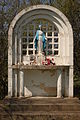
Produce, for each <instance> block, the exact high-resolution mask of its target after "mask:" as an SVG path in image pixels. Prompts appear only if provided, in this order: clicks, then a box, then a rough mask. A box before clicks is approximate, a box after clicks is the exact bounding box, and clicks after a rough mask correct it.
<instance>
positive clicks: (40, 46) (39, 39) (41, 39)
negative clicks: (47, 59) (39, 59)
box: [35, 25, 46, 55]
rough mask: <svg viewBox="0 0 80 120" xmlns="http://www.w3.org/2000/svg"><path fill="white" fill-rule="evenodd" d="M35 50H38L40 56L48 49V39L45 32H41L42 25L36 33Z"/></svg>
mask: <svg viewBox="0 0 80 120" xmlns="http://www.w3.org/2000/svg"><path fill="white" fill-rule="evenodd" d="M35 48H36V51H37V53H38V55H40V54H42V53H43V52H44V51H45V48H46V37H45V35H44V33H43V31H42V30H41V25H39V30H37V32H36V36H35Z"/></svg>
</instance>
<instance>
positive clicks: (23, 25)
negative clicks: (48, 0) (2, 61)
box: [8, 5, 73, 97]
mask: <svg viewBox="0 0 80 120" xmlns="http://www.w3.org/2000/svg"><path fill="white" fill-rule="evenodd" d="M40 24H41V29H42V30H41V31H42V33H41V35H42V34H43V33H44V36H45V46H46V47H45V50H41V51H40V48H41V47H42V48H43V44H42V46H41V47H40V46H39V45H40V44H41V43H40V41H39V40H40V38H38V42H39V43H38V47H39V48H38V49H36V48H35V36H36V32H37V30H38V29H39V25H40ZM38 37H39V35H38ZM41 39H42V38H41ZM30 96H34V97H37V96H41V97H73V31H72V27H71V25H70V23H69V21H68V19H67V18H66V16H65V15H64V14H63V13H62V12H60V11H59V10H58V9H56V8H54V7H51V6H48V5H36V6H31V7H29V8H25V9H24V10H22V11H21V12H20V13H18V14H17V15H16V16H15V18H14V19H13V21H12V22H11V24H10V27H9V32H8V97H30Z"/></svg>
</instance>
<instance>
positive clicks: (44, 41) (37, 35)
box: [35, 30, 46, 51]
mask: <svg viewBox="0 0 80 120" xmlns="http://www.w3.org/2000/svg"><path fill="white" fill-rule="evenodd" d="M38 40H39V30H37V32H36V36H35V48H36V50H37V47H38V44H37V43H38ZM42 42H43V51H44V50H45V48H46V38H45V35H44V33H43V34H42Z"/></svg>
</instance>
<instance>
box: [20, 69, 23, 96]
mask: <svg viewBox="0 0 80 120" xmlns="http://www.w3.org/2000/svg"><path fill="white" fill-rule="evenodd" d="M19 74H20V94H19V95H20V97H23V96H24V72H23V71H22V70H20V71H19Z"/></svg>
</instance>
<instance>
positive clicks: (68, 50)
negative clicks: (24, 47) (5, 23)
mask: <svg viewBox="0 0 80 120" xmlns="http://www.w3.org/2000/svg"><path fill="white" fill-rule="evenodd" d="M37 18H44V19H47V20H49V21H50V22H51V23H52V24H54V25H56V27H57V28H58V30H59V38H60V54H59V56H56V57H55V61H56V65H57V66H58V67H60V66H61V68H60V71H59V73H58V74H59V75H60V76H59V79H58V81H57V84H58V85H57V86H58V88H59V84H60V85H61V69H62V67H63V66H65V67H66V66H67V67H68V69H66V72H65V74H66V73H69V78H68V76H67V74H66V75H65V76H66V78H65V79H66V81H67V87H66V88H65V89H66V90H67V89H68V92H67V93H66V94H67V96H71V97H72V96H73V78H72V76H73V32H72V27H71V24H70V23H69V21H68V19H67V18H66V16H65V15H64V14H63V13H62V12H60V11H59V10H58V9H56V8H54V7H51V6H49V5H36V6H31V7H29V8H25V9H24V10H22V11H21V12H20V13H18V14H17V15H16V16H15V18H14V19H13V21H12V22H11V24H10V27H9V31H8V68H9V69H8V96H10V97H11V96H13V95H14V94H15V96H17V92H14V91H17V89H18V88H16V87H13V84H14V83H13V81H14V79H16V80H15V81H14V82H15V84H17V80H18V79H19V78H18V74H19V75H20V79H21V81H20V85H23V83H22V81H23V76H24V75H23V74H24V72H23V71H21V68H18V69H19V71H18V70H14V66H13V64H14V65H18V62H19V61H18V57H19V60H20V61H21V55H20V53H18V54H17V52H18V50H17V46H18V42H19V45H21V36H20V35H21V28H22V25H23V24H28V23H29V22H30V21H32V20H34V19H37ZM17 41H18V42H17ZM19 51H21V46H19ZM13 61H15V62H13ZM18 87H19V86H18ZM14 89H15V90H14ZM22 92H23V86H21V88H20V95H23V94H22ZM59 92H60V89H58V96H59V95H61V94H59Z"/></svg>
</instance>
